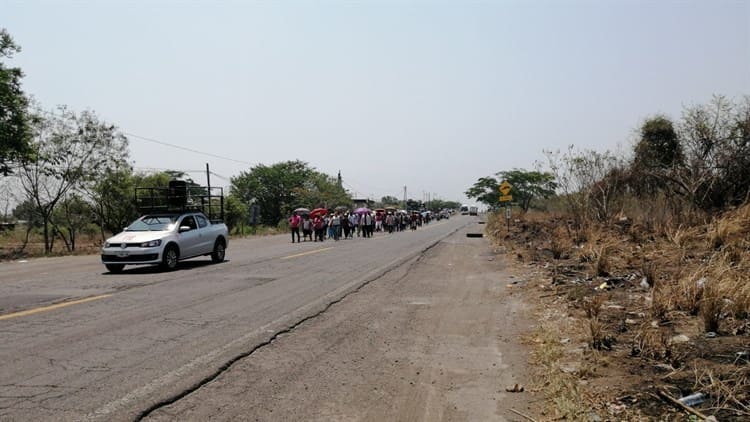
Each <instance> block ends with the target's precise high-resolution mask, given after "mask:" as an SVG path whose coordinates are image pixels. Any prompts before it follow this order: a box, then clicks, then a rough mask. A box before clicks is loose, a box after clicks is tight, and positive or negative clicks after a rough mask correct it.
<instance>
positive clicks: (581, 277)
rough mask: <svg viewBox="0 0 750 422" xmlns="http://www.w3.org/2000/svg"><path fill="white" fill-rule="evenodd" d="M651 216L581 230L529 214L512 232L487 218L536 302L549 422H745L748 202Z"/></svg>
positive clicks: (535, 339)
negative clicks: (685, 214)
mask: <svg viewBox="0 0 750 422" xmlns="http://www.w3.org/2000/svg"><path fill="white" fill-rule="evenodd" d="M650 217H653V216H648V215H641V216H636V217H635V218H634V217H628V216H625V215H620V216H616V217H614V218H613V219H612V220H610V221H606V222H600V223H596V224H594V223H589V224H587V225H586V227H585V228H581V227H573V223H572V221H571V220H572V219H571V220H569V219H566V218H564V216H563V215H556V214H554V213H538V212H530V213H527V214H525V215H524V216H523V217H522V219H521V220H516V221H515V224H514V225H513V226H512V227H511V230H510V232H508V230H507V228H506V227H505V225H504V223H505V221H504V219H502V218H498V220H499V221H496V220H495V219H494V217H492V216H491V217H490V218H489V221H488V225H487V231H488V233H489V234H490V235H492V237H493V238H494V239H495V241H496V242H498V243H499V244H502V245H503V246H504V249H505V250H506V251H508V253H509V257H511V258H512V259H513V260H514V261H515V262H516V263H517V264H518V265H516V267H517V268H518V271H519V274H523V276H524V277H526V278H527V279H528V280H530V281H529V282H528V283H527V284H526V285H525V286H524V290H523V292H522V294H524V295H528V297H529V298H530V299H533V300H536V301H538V303H539V308H538V309H539V319H540V325H539V329H538V330H537V332H535V333H534V334H533V335H532V339H531V342H532V344H533V346H534V349H535V353H534V362H535V363H536V365H537V366H538V367H539V368H541V369H540V370H539V377H538V380H537V388H538V390H540V391H544V392H546V393H547V397H548V404H549V406H548V408H547V409H546V410H545V412H544V413H545V416H546V417H549V420H557V419H565V420H670V421H673V420H674V421H679V420H696V419H694V418H698V419H697V420H699V419H700V416H697V415H703V416H705V417H709V416H713V417H715V418H716V419H717V420H721V421H726V420H730V421H732V420H737V421H739V420H748V419H750V205H745V206H743V207H740V208H737V209H734V210H731V211H727V212H724V213H722V214H720V215H716V216H714V217H713V218H711V219H707V218H700V217H698V218H695V216H693V217H691V218H692V219H693V220H692V222H690V221H688V219H685V218H683V219H682V221H677V218H669V217H667V216H664V215H659V216H657V217H658V218H650ZM531 280H533V281H531ZM509 288H513V289H518V291H519V292H520V289H519V287H517V286H512V287H509ZM514 292H515V290H514ZM694 393H700V394H701V395H700V398H699V399H697V400H696V402H695V403H691V404H689V405H688V406H687V407H685V406H683V405H682V404H675V403H674V402H670V400H668V399H665V397H673V398H675V399H677V400H678V401H679V399H680V398H683V397H685V396H688V395H691V394H694ZM691 418H692V419H691Z"/></svg>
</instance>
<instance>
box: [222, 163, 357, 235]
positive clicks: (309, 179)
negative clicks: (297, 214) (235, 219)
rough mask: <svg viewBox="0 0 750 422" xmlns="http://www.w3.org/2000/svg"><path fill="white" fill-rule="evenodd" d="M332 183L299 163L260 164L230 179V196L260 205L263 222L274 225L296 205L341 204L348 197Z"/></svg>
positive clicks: (305, 164)
mask: <svg viewBox="0 0 750 422" xmlns="http://www.w3.org/2000/svg"><path fill="white" fill-rule="evenodd" d="M335 180H336V179H334V178H331V177H330V176H326V175H324V174H322V173H320V172H317V171H316V170H315V169H313V168H312V167H310V166H309V165H308V164H307V163H305V162H302V161H299V160H295V161H284V162H281V163H277V164H274V165H271V166H266V165H263V164H259V165H257V166H255V167H253V168H251V169H250V170H249V171H246V172H242V173H240V175H239V176H236V177H233V178H232V187H231V193H232V194H233V195H236V196H237V197H239V198H242V200H243V202H245V203H250V202H251V201H254V202H255V203H256V204H258V205H260V209H261V221H262V223H263V224H265V225H270V226H276V225H278V224H279V223H280V222H281V221H284V220H285V218H286V216H287V215H289V214H290V213H291V211H292V210H293V209H294V208H296V207H299V206H306V207H311V206H320V205H324V206H327V207H333V206H336V205H344V204H341V203H339V202H340V201H344V200H345V199H344V198H348V196H347V195H346V192H345V191H344V190H343V188H341V187H340V186H338V183H337V182H336V181H335ZM347 201H349V202H351V200H350V199H347Z"/></svg>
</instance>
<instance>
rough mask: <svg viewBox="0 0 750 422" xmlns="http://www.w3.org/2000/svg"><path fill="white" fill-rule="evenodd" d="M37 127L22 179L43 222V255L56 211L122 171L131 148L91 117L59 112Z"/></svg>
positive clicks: (36, 123)
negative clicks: (113, 171)
mask: <svg viewBox="0 0 750 422" xmlns="http://www.w3.org/2000/svg"><path fill="white" fill-rule="evenodd" d="M33 122H34V126H33V133H34V137H33V143H32V148H33V150H34V154H33V158H32V159H29V160H25V161H23V162H22V164H21V169H20V171H19V179H20V183H21V186H22V188H23V191H24V193H25V195H26V198H27V199H28V200H30V201H31V202H32V203H33V204H34V206H35V207H36V210H37V212H38V214H39V215H40V216H41V218H42V222H43V233H44V243H45V252H47V253H49V252H51V251H52V245H53V240H54V237H53V236H50V226H51V224H53V221H52V217H53V212H54V210H55V207H56V206H57V205H58V203H59V202H60V201H61V200H62V199H64V198H65V197H66V196H67V195H68V194H69V193H72V192H74V191H76V190H81V189H83V186H85V185H92V184H94V183H95V182H96V180H97V179H98V178H100V177H101V175H102V174H104V172H106V171H107V169H111V168H113V167H115V166H121V165H122V162H123V161H124V160H125V157H127V153H128V148H127V145H128V143H127V139H126V138H125V137H124V136H123V135H121V134H120V133H119V132H118V131H117V130H116V128H115V127H114V126H112V125H109V124H106V123H104V122H102V121H100V120H99V119H98V117H96V115H95V114H94V113H92V112H88V111H86V112H83V113H80V114H76V113H73V112H71V111H69V110H68V109H67V108H65V107H61V108H60V109H59V114H58V115H52V114H49V115H47V116H45V117H42V116H41V115H39V116H38V117H37V118H35V119H34V120H33Z"/></svg>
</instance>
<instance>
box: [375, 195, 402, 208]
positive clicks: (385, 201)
mask: <svg viewBox="0 0 750 422" xmlns="http://www.w3.org/2000/svg"><path fill="white" fill-rule="evenodd" d="M402 202H403V201H400V200H399V199H398V198H396V197H395V196H390V195H386V196H384V197H382V198H380V205H382V206H384V207H387V206H400V205H401V203H402Z"/></svg>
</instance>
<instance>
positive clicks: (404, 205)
mask: <svg viewBox="0 0 750 422" xmlns="http://www.w3.org/2000/svg"><path fill="white" fill-rule="evenodd" d="M404 209H406V186H404Z"/></svg>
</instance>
